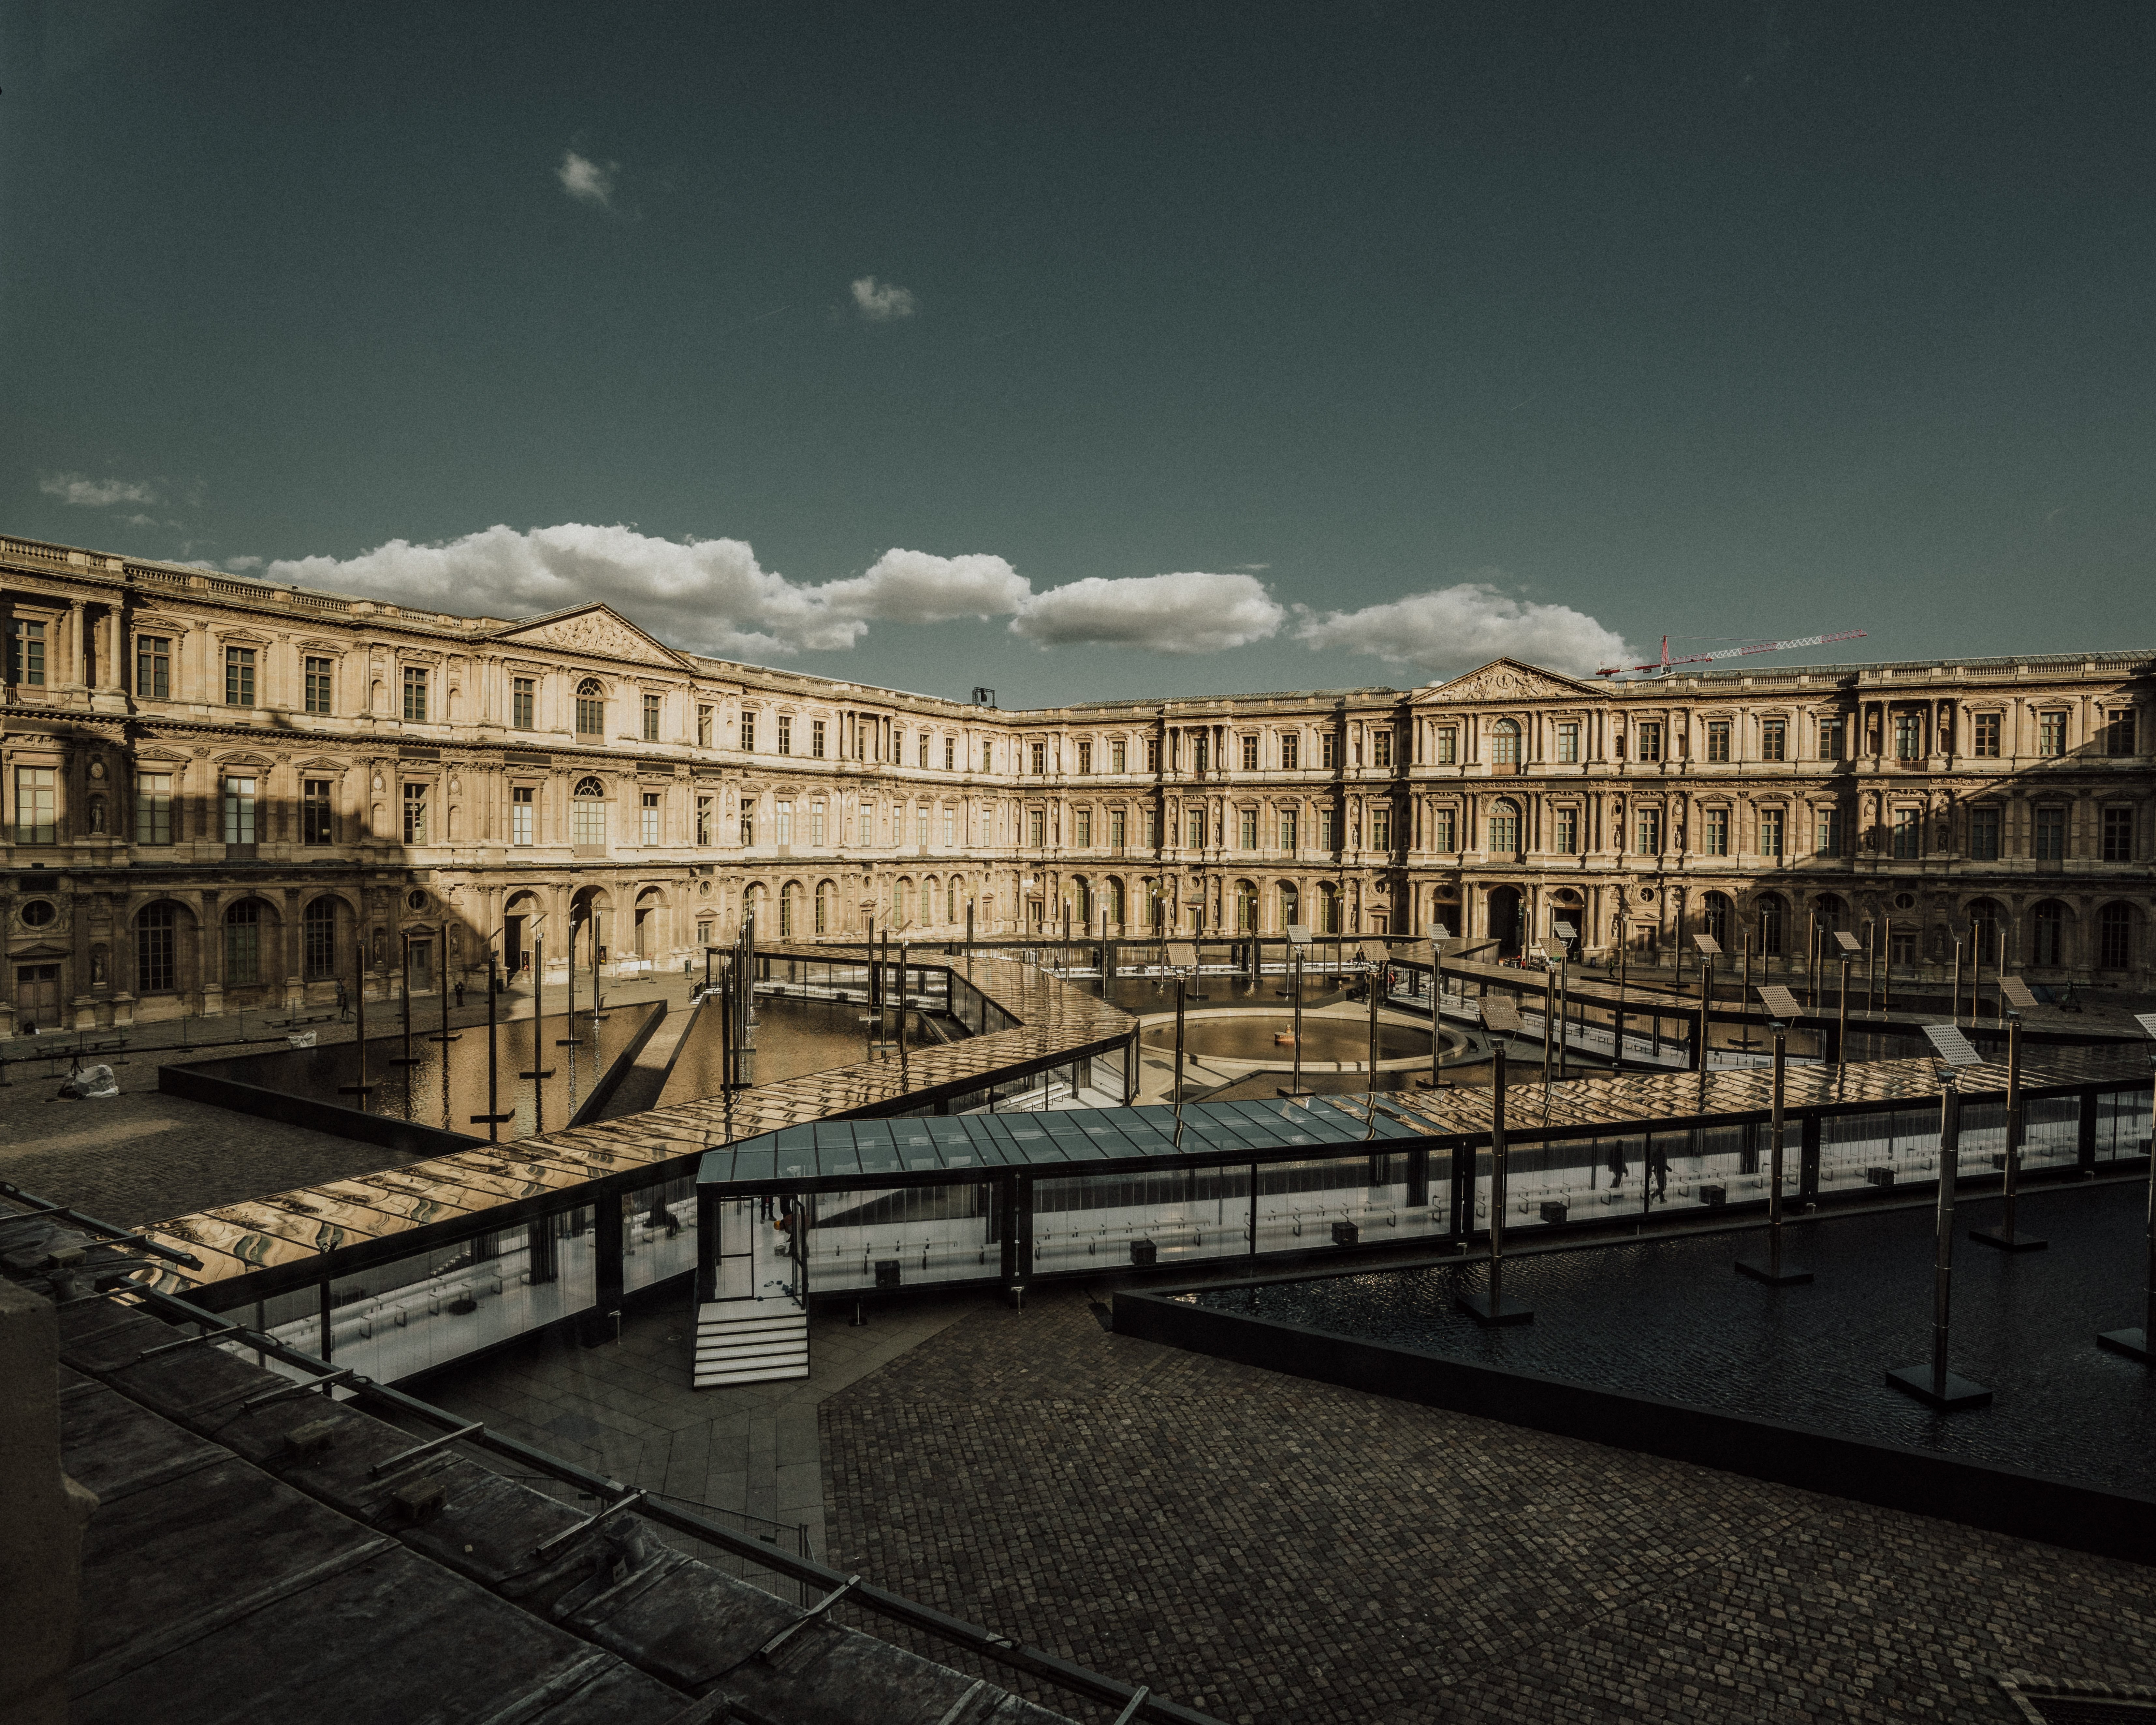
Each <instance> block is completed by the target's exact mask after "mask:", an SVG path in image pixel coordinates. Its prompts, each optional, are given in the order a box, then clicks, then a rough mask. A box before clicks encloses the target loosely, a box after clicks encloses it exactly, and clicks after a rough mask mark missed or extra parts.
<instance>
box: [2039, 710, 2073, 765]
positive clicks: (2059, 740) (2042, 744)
mask: <svg viewBox="0 0 2156 1725" xmlns="http://www.w3.org/2000/svg"><path fill="white" fill-rule="evenodd" d="M2036 752H2037V753H2038V754H2040V755H2050V756H2054V757H2056V756H2059V755H2063V754H2065V753H2066V715H2065V714H2064V713H2043V714H2040V715H2039V716H2038V717H2037V721H2036Z"/></svg>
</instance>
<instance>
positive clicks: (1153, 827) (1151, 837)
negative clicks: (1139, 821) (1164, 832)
mask: <svg viewBox="0 0 2156 1725" xmlns="http://www.w3.org/2000/svg"><path fill="white" fill-rule="evenodd" d="M1145 844H1146V849H1147V850H1158V849H1159V848H1160V810H1158V809H1147V810H1146V812H1145Z"/></svg>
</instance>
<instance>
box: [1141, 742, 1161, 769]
mask: <svg viewBox="0 0 2156 1725" xmlns="http://www.w3.org/2000/svg"><path fill="white" fill-rule="evenodd" d="M1145 761H1146V763H1145V770H1146V771H1147V772H1148V773H1158V772H1159V771H1160V739H1159V738H1158V737H1147V738H1146V750H1145Z"/></svg>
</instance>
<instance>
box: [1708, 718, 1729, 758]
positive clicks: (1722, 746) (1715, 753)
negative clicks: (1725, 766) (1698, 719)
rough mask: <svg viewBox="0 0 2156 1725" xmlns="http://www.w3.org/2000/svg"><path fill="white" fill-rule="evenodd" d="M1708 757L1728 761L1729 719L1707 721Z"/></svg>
mask: <svg viewBox="0 0 2156 1725" xmlns="http://www.w3.org/2000/svg"><path fill="white" fill-rule="evenodd" d="M1728 758H1729V721H1728V720H1727V719H1710V720H1708V721H1707V759H1708V760H1710V761H1726V760H1727V759H1728Z"/></svg>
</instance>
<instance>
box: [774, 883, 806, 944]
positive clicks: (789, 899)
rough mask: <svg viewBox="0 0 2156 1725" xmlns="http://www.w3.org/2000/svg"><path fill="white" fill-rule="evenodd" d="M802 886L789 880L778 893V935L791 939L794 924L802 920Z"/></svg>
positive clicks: (784, 938)
mask: <svg viewBox="0 0 2156 1725" xmlns="http://www.w3.org/2000/svg"><path fill="white" fill-rule="evenodd" d="M800 901H801V888H800V886H799V884H798V882H795V881H793V880H788V882H787V883H786V885H785V886H783V887H782V888H781V889H780V890H779V894H778V937H779V939H781V940H791V939H792V938H793V926H794V924H795V923H797V922H799V921H800V920H801V916H800V911H799V905H800Z"/></svg>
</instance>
